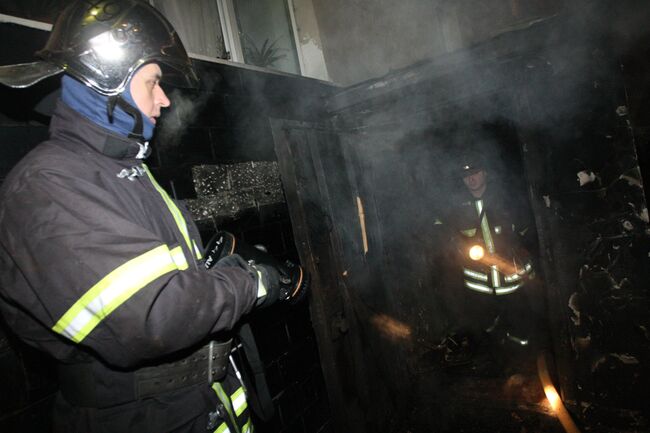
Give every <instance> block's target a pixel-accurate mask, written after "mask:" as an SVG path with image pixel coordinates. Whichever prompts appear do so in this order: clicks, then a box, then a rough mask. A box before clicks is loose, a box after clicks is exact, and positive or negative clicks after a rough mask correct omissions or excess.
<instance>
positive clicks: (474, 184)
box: [463, 170, 487, 192]
mask: <svg viewBox="0 0 650 433" xmlns="http://www.w3.org/2000/svg"><path fill="white" fill-rule="evenodd" d="M463 183H464V184H465V186H466V187H467V189H468V190H469V191H470V192H477V191H480V190H481V189H482V188H484V187H485V186H486V184H487V173H485V170H479V171H477V172H476V173H473V174H470V175H469V176H465V177H464V178H463Z"/></svg>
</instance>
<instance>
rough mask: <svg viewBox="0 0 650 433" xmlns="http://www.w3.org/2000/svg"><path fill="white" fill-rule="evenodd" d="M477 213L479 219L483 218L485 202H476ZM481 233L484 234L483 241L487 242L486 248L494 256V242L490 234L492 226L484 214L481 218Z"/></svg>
mask: <svg viewBox="0 0 650 433" xmlns="http://www.w3.org/2000/svg"><path fill="white" fill-rule="evenodd" d="M475 203H476V211H477V212H478V216H479V218H481V213H482V212H483V200H476V202H475ZM481 233H483V240H484V241H485V246H486V247H487V249H488V251H489V252H490V254H494V251H495V250H494V241H493V240H492V233H491V232H490V224H489V223H488V219H487V215H486V214H483V218H481Z"/></svg>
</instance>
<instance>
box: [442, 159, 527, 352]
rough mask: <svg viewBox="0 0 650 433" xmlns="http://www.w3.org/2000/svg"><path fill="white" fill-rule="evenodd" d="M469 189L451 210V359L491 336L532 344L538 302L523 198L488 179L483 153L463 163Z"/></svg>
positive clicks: (448, 345)
mask: <svg viewBox="0 0 650 433" xmlns="http://www.w3.org/2000/svg"><path fill="white" fill-rule="evenodd" d="M460 177H461V178H462V180H463V184H464V186H465V190H466V193H465V194H464V195H463V196H462V197H461V198H460V199H458V200H457V201H456V203H455V205H454V206H452V208H451V212H450V213H449V215H447V216H446V217H445V221H446V223H445V226H446V227H447V229H448V230H449V231H450V238H451V240H452V241H451V244H452V245H453V251H452V253H451V256H452V257H451V260H450V263H451V265H450V266H449V270H448V272H449V273H450V274H451V278H449V279H448V280H449V281H450V283H449V285H450V288H449V290H450V291H452V292H453V293H452V294H451V295H450V299H451V301H450V302H449V305H450V306H451V307H450V308H449V310H450V312H451V315H452V318H451V322H452V324H453V325H452V327H451V328H452V332H451V333H450V335H448V336H447V337H446V341H445V342H444V343H445V347H446V349H447V353H446V360H447V361H448V362H449V363H451V364H454V363H465V362H468V361H470V360H471V358H472V356H473V355H474V354H475V353H474V352H475V351H476V349H477V347H478V346H480V345H481V344H482V343H483V342H485V341H499V342H500V343H509V344H510V346H512V344H514V345H515V347H520V348H526V347H527V346H528V345H529V344H530V334H531V331H532V330H533V326H534V325H533V322H534V320H535V319H534V316H535V315H536V310H537V309H536V308H532V305H531V296H530V295H531V294H530V293H527V292H529V291H531V290H537V289H536V288H535V289H534V288H533V287H534V286H535V285H533V284H532V282H533V279H534V270H533V262H532V260H531V255H530V252H529V251H530V242H531V241H530V239H531V236H532V235H533V233H532V231H531V227H530V224H531V222H530V219H529V218H527V212H526V211H525V209H526V208H525V205H524V204H523V202H522V200H520V199H518V197H517V195H516V194H515V193H513V192H512V189H510V190H508V189H506V188H503V187H500V186H499V185H497V184H496V183H495V182H492V183H488V172H487V170H486V169H485V167H484V164H483V163H482V158H481V157H480V155H479V154H477V153H468V154H466V155H465V156H464V160H463V161H462V164H460Z"/></svg>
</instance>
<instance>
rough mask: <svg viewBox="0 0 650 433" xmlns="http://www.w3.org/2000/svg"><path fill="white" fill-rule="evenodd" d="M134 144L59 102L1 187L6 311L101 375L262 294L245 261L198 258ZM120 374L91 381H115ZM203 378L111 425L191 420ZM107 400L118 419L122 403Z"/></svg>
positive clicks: (198, 409)
mask: <svg viewBox="0 0 650 433" xmlns="http://www.w3.org/2000/svg"><path fill="white" fill-rule="evenodd" d="M139 150H140V146H139V145H138V144H137V143H136V142H135V141H132V140H130V139H126V138H123V137H121V136H118V135H115V134H113V133H111V132H109V131H107V130H105V129H103V128H101V127H99V126H97V125H96V124H94V123H92V122H90V121H89V120H87V119H86V118H84V117H83V116H81V115H79V114H78V113H77V112H75V111H74V110H72V109H71V108H69V107H68V106H66V105H65V104H64V103H62V102H59V104H58V107H57V109H56V111H55V114H54V116H53V118H52V122H51V127H50V139H49V140H48V141H46V142H44V143H42V144H40V145H39V146H38V147H37V148H36V149H34V150H33V151H32V152H31V153H30V154H28V155H27V156H26V157H25V158H24V159H23V160H22V161H21V162H20V163H19V164H18V165H17V166H16V167H15V168H14V169H13V170H12V172H11V173H10V174H9V176H8V177H7V179H6V180H5V182H4V184H3V185H2V188H1V189H0V311H1V312H2V315H3V317H4V319H5V321H6V322H7V323H8V325H9V326H10V328H11V329H12V330H14V332H15V333H17V334H18V336H19V337H20V338H21V339H22V340H24V341H25V342H26V343H28V344H30V345H32V346H34V347H37V348H39V349H41V350H43V351H45V352H47V353H49V354H50V355H52V356H53V357H54V358H56V359H57V360H59V361H61V362H64V363H68V364H77V363H79V364H86V365H94V366H95V367H93V369H94V371H95V373H94V374H95V375H96V376H98V380H99V382H101V381H102V377H108V376H102V373H101V372H102V371H105V372H109V371H115V372H122V371H124V372H126V373H125V374H127V373H128V372H129V371H131V370H134V369H136V368H138V367H140V366H146V365H155V364H156V363H157V362H159V360H161V359H168V358H170V357H172V358H173V356H174V354H175V353H180V352H182V351H184V350H188V349H191V348H192V347H193V346H199V347H200V345H201V344H202V343H203V342H205V340H206V339H209V336H210V335H211V334H213V333H215V332H218V331H221V330H226V329H230V328H232V327H233V326H234V325H235V323H236V322H237V321H238V320H239V319H240V317H241V316H242V315H243V314H245V313H247V312H248V311H250V310H251V308H252V307H253V305H254V302H255V299H256V296H257V281H256V276H255V274H254V273H253V272H251V270H250V269H249V268H248V267H247V266H246V265H245V264H241V265H238V264H237V263H230V264H229V265H219V264H218V265H217V266H215V267H214V268H212V269H210V270H206V269H205V268H204V267H203V266H201V263H200V259H201V252H200V241H199V237H198V233H197V230H196V227H195V226H194V225H193V223H192V222H191V220H190V219H189V218H188V217H187V215H186V212H185V211H184V210H183V209H182V208H181V207H179V206H178V205H177V204H176V203H175V202H174V201H173V200H172V199H171V198H170V197H169V196H168V195H167V194H166V193H165V192H164V191H163V190H162V188H161V187H160V186H159V185H158V184H157V183H156V181H155V180H154V178H153V177H152V176H151V173H150V172H149V170H148V168H147V167H146V166H145V165H144V164H143V163H142V161H141V160H139V159H136V158H135V156H136V155H137V153H138V151H139ZM107 374H108V373H107ZM109 376H110V375H109ZM111 377H112V376H111ZM119 377H121V376H115V377H112V378H111V380H106V382H112V383H103V384H102V383H99V384H98V385H97V386H99V387H101V386H104V387H106V389H111V388H115V387H117V388H119V385H120V384H119V383H116V382H115V381H116V380H117V381H118V382H119ZM116 378H118V379H116ZM125 383H129V382H128V380H127V381H126V382H125ZM127 387H128V385H127ZM195 388H197V387H195ZM199 388H200V392H199V391H196V392H194V391H191V390H185V391H183V392H180V393H178V392H177V393H176V394H175V395H176V396H177V397H175V398H171V399H169V400H166V401H165V402H164V403H161V401H156V402H155V405H153V406H152V405H148V406H147V407H146V408H140V409H137V410H136V411H135V412H138V413H139V414H140V415H139V416H140V417H141V418H144V421H142V420H140V421H138V422H145V424H146V425H147V426H148V427H147V428H146V429H144V430H143V429H141V428H142V427H141V426H140V427H138V426H139V424H137V423H136V424H130V425H129V426H126V425H125V426H124V427H116V426H117V425H118V424H115V425H114V426H113V428H115V429H117V428H126V429H128V430H131V429H133V431H136V430H137V431H150V430H151V431H154V430H155V431H169V430H173V429H174V428H176V427H179V428H181V429H183V430H191V429H190V428H188V425H189V424H184V423H187V422H188V419H189V418H191V416H192V415H193V414H194V415H198V414H200V413H202V412H205V409H206V408H207V407H209V406H210V405H212V404H213V403H214V402H215V401H216V400H215V398H214V392H213V391H212V390H211V389H210V387H209V386H207V384H205V385H203V386H201V387H199ZM114 392H119V390H118V391H115V390H114ZM129 392H130V390H129ZM129 392H127V394H128V393H129ZM179 402H180V403H179ZM99 405H100V406H101V402H100V403H99ZM179 405H180V406H179ZM179 408H184V409H183V410H184V411H185V413H184V414H179V413H177V412H178V410H179ZM112 410H113V412H111V417H109V418H111V419H113V421H114V420H115V419H117V418H119V417H120V413H121V412H120V411H119V410H117V411H116V409H115V408H113V409H112ZM129 410H131V411H133V407H131V408H130V409H127V408H125V409H124V411H126V412H128V411H129ZM124 411H122V412H124ZM75 416H79V414H75ZM156 417H157V418H159V419H158V420H157V421H154V420H153V419H154V418H156ZM149 418H151V419H150V421H147V419H149ZM86 422H90V423H91V424H92V423H93V422H95V421H92V422H91V421H86ZM120 422H121V421H120ZM100 424H101V425H105V426H108V425H110V422H109V421H106V420H105V422H104V423H103V424H102V423H100ZM181 426H182V427H181ZM95 427H96V426H95ZM95 427H92V426H88V425H85V426H83V427H79V426H78V427H77V428H79V429H88V430H87V431H94V430H96V428H95ZM200 427H201V429H202V430H201V431H205V428H206V427H205V424H202V425H200ZM197 428H198V427H197ZM138 429H140V430H138ZM108 430H110V428H109V429H108ZM124 431H127V430H124ZM197 431H198V430H197Z"/></svg>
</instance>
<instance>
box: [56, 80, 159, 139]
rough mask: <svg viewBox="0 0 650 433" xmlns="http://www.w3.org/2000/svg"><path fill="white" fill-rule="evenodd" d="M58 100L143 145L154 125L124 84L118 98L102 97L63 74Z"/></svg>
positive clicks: (98, 123)
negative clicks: (59, 98)
mask: <svg viewBox="0 0 650 433" xmlns="http://www.w3.org/2000/svg"><path fill="white" fill-rule="evenodd" d="M61 99H62V100H63V102H65V103H66V104H67V105H68V106H69V107H70V108H72V109H74V110H75V111H77V112H78V113H80V114H81V115H83V116H84V117H86V118H88V119H89V120H91V121H92V122H94V123H96V124H97V125H99V126H101V127H103V128H105V129H107V130H109V131H112V132H115V133H117V134H119V135H121V136H123V137H127V138H131V139H134V140H136V141H137V142H139V143H144V142H146V141H149V140H150V139H151V137H152V136H153V131H154V128H155V125H154V124H153V123H152V122H151V120H149V119H148V118H147V117H146V116H143V115H142V112H141V111H140V110H139V109H138V108H137V106H136V103H135V101H134V100H133V96H132V95H131V90H130V86H128V85H127V86H126V89H125V90H124V92H123V93H121V94H119V95H114V96H105V95H102V94H100V93H98V92H96V91H95V90H94V89H92V88H90V87H88V86H86V85H84V84H83V83H81V82H79V81H77V80H76V79H74V78H72V77H70V76H69V75H64V76H63V79H62V80H61Z"/></svg>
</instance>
